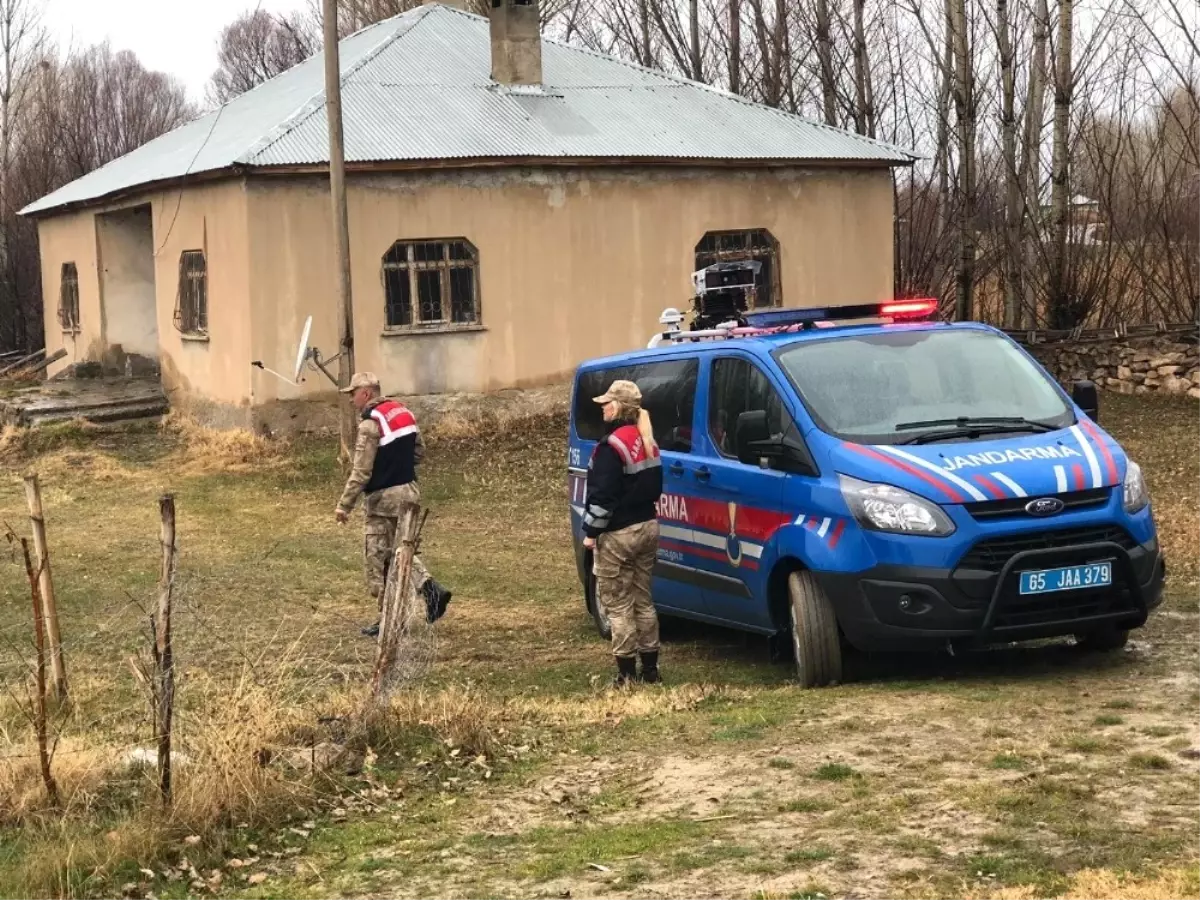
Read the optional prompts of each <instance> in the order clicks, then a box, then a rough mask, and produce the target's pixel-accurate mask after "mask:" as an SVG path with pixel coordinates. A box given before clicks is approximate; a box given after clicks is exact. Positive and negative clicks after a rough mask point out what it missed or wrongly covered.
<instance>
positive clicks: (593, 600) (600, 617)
mask: <svg viewBox="0 0 1200 900" xmlns="http://www.w3.org/2000/svg"><path fill="white" fill-rule="evenodd" d="M587 566H588V567H587V575H586V576H585V577H586V579H587V581H586V582H585V583H584V588H583V590H584V594H585V597H586V599H587V609H588V614H589V615H590V616H591V617H592V623H593V624H594V625H595V626H596V633H597V634H599V635H600V637H602V638H604V640H606V641H611V640H612V623H611V622H609V621H608V616H606V615H605V614H604V610H603V609H601V607H600V601H599V600H598V599H597V593H596V573H594V572H593V571H592V561H591V558H590V557H589V558H588V560H587Z"/></svg>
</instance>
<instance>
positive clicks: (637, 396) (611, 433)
mask: <svg viewBox="0 0 1200 900" xmlns="http://www.w3.org/2000/svg"><path fill="white" fill-rule="evenodd" d="M595 401H596V402H597V403H599V404H600V405H601V406H603V407H604V421H605V422H606V423H607V425H608V434H607V435H606V436H605V438H604V440H602V441H600V443H598V444H597V445H596V450H595V452H594V453H593V455H592V459H591V462H590V463H589V465H588V477H587V500H586V501H585V503H586V509H585V510H584V516H583V533H584V540H583V545H584V546H585V547H587V548H588V549H590V550H592V551H593V554H594V560H595V562H594V566H593V571H594V572H595V575H596V594H597V599H598V602H599V603H600V604H601V605H602V607H603V609H604V611H605V613H607V614H608V619H609V621H610V622H611V623H612V648H613V657H614V659H615V660H616V664H617V675H616V678H615V679H614V683H615V684H616V685H617V686H622V685H626V684H629V683H630V682H632V681H644V682H647V683H650V684H655V683H657V682H660V681H661V680H662V677H661V676H660V675H659V671H658V651H659V640H658V614H657V613H656V612H655V609H654V602H653V601H652V600H651V598H650V579H651V577H652V574H653V571H654V561H655V559H656V558H657V556H658V510H657V509H656V506H655V504H657V503H658V498H659V496H660V495H661V494H662V485H663V482H662V459H661V458H660V457H659V452H658V444H656V443H655V441H654V432H653V429H652V425H651V422H650V415H649V413H647V412H646V410H644V409H642V405H641V404H642V392H641V391H640V390H639V389H638V386H637V385H636V384H634V383H633V382H632V381H614V382H613V383H612V386H611V387H609V389H608V390H607V391H606V392H605V393H604V394H603V395H602V396H600V397H596V398H595ZM639 657H640V658H641V663H642V671H641V672H640V673H639V672H638V670H637V663H638V659H639Z"/></svg>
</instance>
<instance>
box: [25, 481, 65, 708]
mask: <svg viewBox="0 0 1200 900" xmlns="http://www.w3.org/2000/svg"><path fill="white" fill-rule="evenodd" d="M25 501H26V503H27V504H28V506H29V520H30V522H31V523H32V524H33V549H34V550H35V551H36V552H37V564H38V568H37V576H38V593H39V594H40V595H41V598H42V620H43V622H44V624H45V626H46V637H47V641H48V643H49V650H50V670H51V672H52V673H53V675H54V696H55V698H56V699H57V700H58V702H59V703H62V702H64V701H65V700H66V699H67V664H66V660H64V659H63V652H62V635H61V634H60V632H59V629H58V605H57V603H56V602H55V599H54V580H53V579H52V578H51V577H50V549H49V547H48V546H47V544H46V518H45V515H44V514H43V511H42V489H41V485H40V484H39V482H38V476H37V473H36V472H30V473H29V474H28V475H26V476H25Z"/></svg>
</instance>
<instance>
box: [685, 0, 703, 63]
mask: <svg viewBox="0 0 1200 900" xmlns="http://www.w3.org/2000/svg"><path fill="white" fill-rule="evenodd" d="M688 7H689V8H688V18H689V19H690V23H691V48H690V52H689V56H690V62H691V64H692V73H691V74H692V81H703V80H704V73H703V72H702V71H701V66H700V0H688Z"/></svg>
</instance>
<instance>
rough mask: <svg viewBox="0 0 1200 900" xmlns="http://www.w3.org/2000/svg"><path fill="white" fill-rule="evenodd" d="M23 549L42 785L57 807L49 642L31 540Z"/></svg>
mask: <svg viewBox="0 0 1200 900" xmlns="http://www.w3.org/2000/svg"><path fill="white" fill-rule="evenodd" d="M21 550H22V551H23V552H24V554H25V573H26V574H27V575H28V576H29V592H30V594H32V596H33V633H34V642H35V644H36V646H37V685H36V690H37V697H36V698H35V700H34V705H33V712H34V720H33V724H34V730H35V731H36V732H37V745H38V762H39V763H40V765H41V769H42V784H44V785H45V786H46V796H47V797H48V798H49V800H50V805H51V806H58V784H57V783H56V782H55V781H54V775H53V773H51V771H50V752H49V750H48V749H47V740H46V641H45V630H44V628H43V627H42V626H43V622H42V600H41V597H39V596H38V594H39V591H38V578H37V574H36V573H35V572H34V570H33V560H32V559H30V557H29V541H28V540H26V539H25V538H21Z"/></svg>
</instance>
